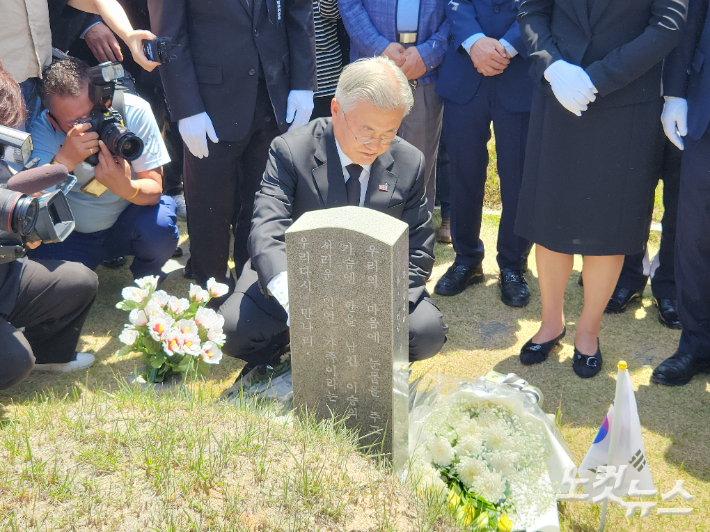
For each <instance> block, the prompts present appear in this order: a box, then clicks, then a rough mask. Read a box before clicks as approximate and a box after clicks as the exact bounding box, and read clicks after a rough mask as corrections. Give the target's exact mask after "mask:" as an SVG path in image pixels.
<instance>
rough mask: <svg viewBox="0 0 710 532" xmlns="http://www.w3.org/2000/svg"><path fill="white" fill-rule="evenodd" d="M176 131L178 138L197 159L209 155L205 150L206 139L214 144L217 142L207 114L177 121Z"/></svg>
mask: <svg viewBox="0 0 710 532" xmlns="http://www.w3.org/2000/svg"><path fill="white" fill-rule="evenodd" d="M178 130H180V136H182V140H183V141H185V146H187V149H188V150H190V153H191V154H192V155H194V156H195V157H197V158H198V159H202V158H203V157H207V156H208V155H209V154H210V151H209V150H208V149H207V137H209V138H210V140H211V141H212V142H214V143H215V144H216V143H218V142H219V139H218V138H217V133H215V131H214V126H213V125H212V120H210V117H209V116H207V113H200V114H198V115H192V116H188V117H187V118H181V119H180V120H179V121H178Z"/></svg>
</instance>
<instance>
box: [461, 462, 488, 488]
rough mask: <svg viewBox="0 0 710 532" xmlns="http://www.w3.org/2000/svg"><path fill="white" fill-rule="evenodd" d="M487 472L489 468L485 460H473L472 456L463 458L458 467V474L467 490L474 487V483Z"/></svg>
mask: <svg viewBox="0 0 710 532" xmlns="http://www.w3.org/2000/svg"><path fill="white" fill-rule="evenodd" d="M487 472H488V467H487V466H486V463H485V462H484V461H483V460H479V459H478V458H471V457H470V456H464V457H462V458H461V461H460V462H459V463H458V464H457V465H456V473H457V474H458V476H459V479H460V480H461V482H463V483H464V484H465V485H466V487H467V488H470V487H471V486H473V482H474V481H475V480H476V478H477V477H479V476H480V475H482V474H484V473H487Z"/></svg>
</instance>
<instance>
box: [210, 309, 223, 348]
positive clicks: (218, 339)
mask: <svg viewBox="0 0 710 532" xmlns="http://www.w3.org/2000/svg"><path fill="white" fill-rule="evenodd" d="M220 317H221V316H220ZM207 339H208V340H210V341H211V342H214V343H215V344H217V345H219V346H222V345H224V342H226V341H227V337H226V336H225V335H224V333H223V332H222V324H221V323H215V324H214V325H213V326H212V327H210V328H209V329H208V330H207Z"/></svg>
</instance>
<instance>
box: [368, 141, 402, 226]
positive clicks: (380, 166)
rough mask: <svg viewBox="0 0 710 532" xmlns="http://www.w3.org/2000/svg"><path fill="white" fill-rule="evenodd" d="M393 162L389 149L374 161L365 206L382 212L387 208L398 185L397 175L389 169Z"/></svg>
mask: <svg viewBox="0 0 710 532" xmlns="http://www.w3.org/2000/svg"><path fill="white" fill-rule="evenodd" d="M393 163H394V159H393V158H392V154H391V153H390V151H389V150H387V151H386V152H385V153H383V154H382V155H380V156H379V157H378V158H377V159H375V162H374V163H372V167H371V168H370V182H369V183H368V185H367V192H366V193H365V203H364V207H369V208H371V209H375V210H376V211H380V212H384V211H385V210H387V207H388V206H389V204H390V200H391V199H392V194H394V189H395V187H396V186H397V176H396V175H394V174H393V173H392V172H390V171H389V169H390V168H391V167H392V164H393Z"/></svg>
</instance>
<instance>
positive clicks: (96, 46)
mask: <svg viewBox="0 0 710 532" xmlns="http://www.w3.org/2000/svg"><path fill="white" fill-rule="evenodd" d="M84 40H85V41H86V45H87V46H88V47H89V49H90V50H91V53H92V54H94V57H95V58H96V60H97V61H98V62H99V63H105V62H106V61H113V62H117V63H120V62H121V61H123V54H122V53H121V46H120V45H119V44H118V41H117V40H116V36H115V35H114V34H113V32H112V31H111V30H110V29H108V27H107V26H106V25H105V24H104V23H102V22H99V23H98V24H95V25H93V26H92V27H91V28H90V29H89V31H87V32H86V35H84Z"/></svg>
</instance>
